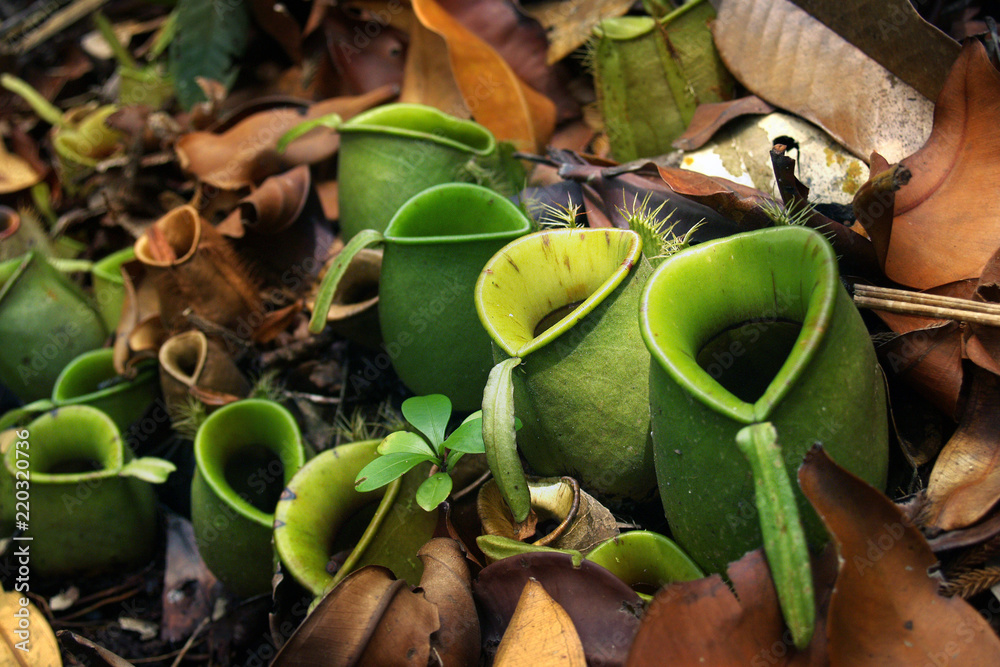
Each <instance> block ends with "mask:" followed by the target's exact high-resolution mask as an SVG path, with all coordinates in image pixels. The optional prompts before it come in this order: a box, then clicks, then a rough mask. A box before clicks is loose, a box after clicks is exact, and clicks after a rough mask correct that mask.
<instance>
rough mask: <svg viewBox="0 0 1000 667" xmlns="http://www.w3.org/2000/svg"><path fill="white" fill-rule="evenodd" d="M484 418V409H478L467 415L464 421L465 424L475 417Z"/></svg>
mask: <svg viewBox="0 0 1000 667" xmlns="http://www.w3.org/2000/svg"><path fill="white" fill-rule="evenodd" d="M482 418H483V411H482V410H476V411H475V412H473V413H472V414H471V415H469V416H468V417H466V418H465V419H463V420H462V423H463V424H464V423H465V422H471V421H472V420H473V419H482Z"/></svg>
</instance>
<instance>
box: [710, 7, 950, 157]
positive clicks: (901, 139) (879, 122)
mask: <svg viewBox="0 0 1000 667" xmlns="http://www.w3.org/2000/svg"><path fill="white" fill-rule="evenodd" d="M712 31H713V33H714V35H715V40H716V45H717V47H718V49H719V54H720V55H721V56H722V60H723V61H724V62H725V63H726V66H727V67H728V68H729V71H731V72H732V73H733V75H734V76H735V77H736V78H737V79H738V80H739V81H740V82H741V83H742V84H743V85H745V86H746V87H747V88H749V89H750V90H751V91H752V92H753V93H755V94H757V95H758V96H760V97H761V98H763V99H765V100H767V101H768V102H770V103H771V104H774V105H775V106H778V107H781V108H783V109H787V110H788V111H791V112H793V113H795V114H798V115H799V116H802V117H803V118H805V119H807V120H810V121H812V122H813V123H816V124H817V125H819V126H820V127H822V128H823V129H824V130H826V131H827V133H828V134H830V135H831V136H832V137H833V138H835V139H836V140H837V141H839V142H840V143H841V144H843V145H844V146H845V147H846V148H847V149H848V150H850V151H851V152H852V153H854V154H855V155H857V156H858V157H859V158H862V159H867V158H868V156H869V154H870V153H871V152H872V151H873V150H877V151H879V152H880V153H882V154H883V155H885V156H886V157H887V158H889V160H890V161H896V160H899V159H900V158H901V157H903V156H904V155H908V154H910V153H912V152H913V151H914V150H916V149H917V148H918V147H919V146H920V145H921V144H922V143H923V142H924V140H925V139H926V137H927V136H928V135H929V134H930V126H931V116H932V113H933V111H932V109H933V105H932V102H931V101H930V100H928V99H927V98H926V97H924V96H923V95H921V94H920V93H918V92H917V91H916V90H914V89H913V88H911V87H910V86H909V85H907V84H905V83H903V82H902V81H900V80H899V79H898V78H897V77H896V76H894V75H893V74H891V73H890V72H889V71H888V70H886V69H885V68H884V67H882V66H881V65H879V64H878V63H877V62H875V61H874V60H872V59H871V58H869V57H868V56H867V55H865V54H864V53H863V52H862V51H861V50H860V49H858V48H857V47H855V46H852V45H851V44H849V43H848V42H847V41H845V40H844V39H843V38H842V37H840V36H839V35H837V33H835V32H834V31H832V30H830V29H829V28H827V27H826V26H825V25H823V24H822V23H821V22H820V21H819V20H817V19H815V18H813V17H812V16H810V15H809V14H808V13H807V12H805V11H803V10H802V9H799V8H798V7H796V6H795V5H794V4H792V3H791V2H790V1H789V0H726V2H725V3H723V5H722V7H721V9H720V10H719V16H718V19H716V21H715V24H714V25H713V28H712Z"/></svg>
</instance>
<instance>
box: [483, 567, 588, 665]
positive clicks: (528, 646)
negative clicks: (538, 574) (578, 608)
mask: <svg viewBox="0 0 1000 667" xmlns="http://www.w3.org/2000/svg"><path fill="white" fill-rule="evenodd" d="M493 664H494V665H496V666H497V667H517V666H518V665H527V664H531V665H535V666H536V667H583V666H584V665H586V664H587V660H586V657H585V656H584V653H583V645H582V644H581V643H580V637H579V635H577V634H576V629H575V628H574V627H573V621H572V620H571V619H570V617H569V614H567V613H566V610H565V609H563V608H562V607H560V606H559V603H557V602H556V601H555V600H553V599H552V597H551V596H549V594H548V593H546V592H545V587H544V586H542V585H541V584H540V583H538V582H537V581H535V580H533V579H531V580H528V582H527V583H526V584H525V585H524V590H522V591H521V597H520V598H519V599H518V601H517V608H516V609H515V610H514V615H513V616H512V617H511V619H510V625H508V626H507V632H505V633H504V635H503V639H502V640H501V641H500V647H499V648H498V649H497V655H496V659H495V660H494V661H493Z"/></svg>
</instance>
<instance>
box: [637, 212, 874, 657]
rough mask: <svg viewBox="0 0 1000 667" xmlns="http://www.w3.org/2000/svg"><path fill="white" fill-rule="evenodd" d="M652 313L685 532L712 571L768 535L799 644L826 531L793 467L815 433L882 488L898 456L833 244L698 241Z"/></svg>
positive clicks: (665, 446)
mask: <svg viewBox="0 0 1000 667" xmlns="http://www.w3.org/2000/svg"><path fill="white" fill-rule="evenodd" d="M639 320H640V327H641V330H642V336H643V339H644V340H645V342H646V345H647V346H648V348H649V351H650V353H651V355H652V361H651V370H650V376H649V397H650V404H651V411H652V433H653V442H654V453H655V461H656V474H657V479H658V481H659V489H660V498H661V500H662V502H663V510H664V513H665V514H666V517H667V520H668V521H669V522H670V526H671V531H672V533H673V536H674V537H675V539H677V540H678V542H679V543H680V544H681V546H682V547H684V548H685V550H686V551H687V552H688V553H689V554H690V555H691V556H692V558H694V560H695V561H696V562H697V563H698V564H699V565H701V566H702V567H703V568H705V570H706V571H709V572H723V571H725V567H726V564H727V563H728V562H731V561H735V560H737V559H738V558H739V557H740V556H742V555H743V554H744V553H745V552H746V551H749V550H752V549H755V548H757V547H759V546H761V544H762V543H763V545H764V547H765V551H766V552H767V555H768V562H769V564H770V565H771V568H772V572H773V573H774V575H775V580H776V584H777V588H778V590H779V599H780V600H781V601H782V608H783V610H784V611H785V612H786V620H789V626H790V627H791V628H792V629H793V634H794V635H795V642H796V644H797V645H801V644H802V642H805V641H808V634H809V633H811V631H812V626H811V621H810V620H809V618H810V616H809V615H811V613H812V610H811V595H810V596H809V598H810V602H808V603H807V602H806V601H805V599H804V597H805V595H804V593H806V592H807V591H806V588H808V581H809V575H808V571H809V563H808V554H807V552H806V545H807V544H808V545H810V546H812V547H813V548H818V547H819V546H821V545H822V544H823V543H825V541H826V539H827V535H826V531H825V529H824V528H823V525H822V523H821V522H820V520H819V517H817V516H816V513H815V512H814V511H813V509H812V507H811V506H810V505H809V503H808V502H807V501H806V500H805V498H804V496H803V495H802V493H801V491H799V490H798V489H795V488H793V486H792V484H791V482H790V481H789V480H790V479H792V478H793V476H794V473H795V470H796V469H797V468H798V466H799V464H800V462H801V460H802V457H803V456H804V455H805V452H806V451H807V450H808V449H809V448H810V447H811V446H812V445H813V443H814V442H817V441H819V442H822V443H823V445H824V447H825V449H826V450H827V451H828V452H829V453H830V455H831V456H832V457H833V458H834V459H836V460H837V462H838V463H839V464H840V465H842V466H844V467H845V468H847V469H848V470H850V471H851V472H853V473H854V474H856V475H858V476H860V477H861V478H862V479H864V480H865V481H866V482H868V483H870V484H872V485H874V486H878V487H880V488H881V487H882V486H884V484H885V479H886V470H887V465H888V444H887V443H888V427H887V416H886V396H885V388H884V384H883V378H882V374H881V372H880V369H879V366H878V362H877V361H876V358H875V351H874V348H873V346H872V343H871V341H870V339H869V337H868V332H867V330H866V328H865V326H864V323H863V322H862V320H861V316H860V314H859V313H858V312H857V310H856V309H855V307H854V305H853V303H851V300H850V297H849V296H848V295H847V292H846V291H845V290H844V288H843V286H842V285H841V283H840V276H839V272H838V269H837V258H836V256H835V254H834V252H833V249H832V248H831V246H830V244H829V243H828V242H827V240H826V239H825V238H824V237H823V236H822V234H820V233H818V232H816V231H814V230H811V229H808V228H804V227H796V226H786V227H774V228H768V229H762V230H757V231H753V232H747V233H743V234H737V235H734V236H731V237H727V238H724V239H719V240H716V241H710V242H707V243H703V244H701V245H698V246H695V247H693V248H689V249H687V250H685V251H682V252H680V253H678V254H676V255H674V256H673V257H670V258H669V259H667V260H666V261H665V262H664V263H663V264H662V265H660V267H659V268H658V269H657V270H656V272H655V273H654V274H653V276H652V277H651V278H650V280H649V282H648V283H647V284H646V286H645V288H644V290H643V294H642V303H641V307H640V308H639ZM776 462H783V465H777V466H776ZM800 534H801V539H800ZM795 591H800V592H801V593H803V594H802V595H798V594H796V593H795ZM807 607H809V609H808V610H806V608H807ZM790 611H791V612H792V613H791V615H792V616H793V617H798V618H800V619H802V621H801V623H800V624H799V625H798V627H796V626H795V624H793V622H792V620H791V618H789V612H790Z"/></svg>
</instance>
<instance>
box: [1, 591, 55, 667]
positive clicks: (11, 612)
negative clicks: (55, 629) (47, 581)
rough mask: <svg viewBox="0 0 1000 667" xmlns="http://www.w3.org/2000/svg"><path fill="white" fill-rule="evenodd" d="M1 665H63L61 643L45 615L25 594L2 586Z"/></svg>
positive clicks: (16, 666)
mask: <svg viewBox="0 0 1000 667" xmlns="http://www.w3.org/2000/svg"><path fill="white" fill-rule="evenodd" d="M0 664H3V665H8V666H9V667H60V666H61V665H62V658H61V657H60V653H59V643H58V642H57V641H56V636H55V634H53V633H52V628H51V627H50V626H49V624H48V623H47V622H46V621H45V616H44V615H43V614H42V612H41V611H39V610H38V607H36V606H35V605H34V604H32V603H31V602H30V601H29V600H28V598H27V597H25V595H24V594H23V593H18V592H16V591H4V590H3V589H0Z"/></svg>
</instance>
